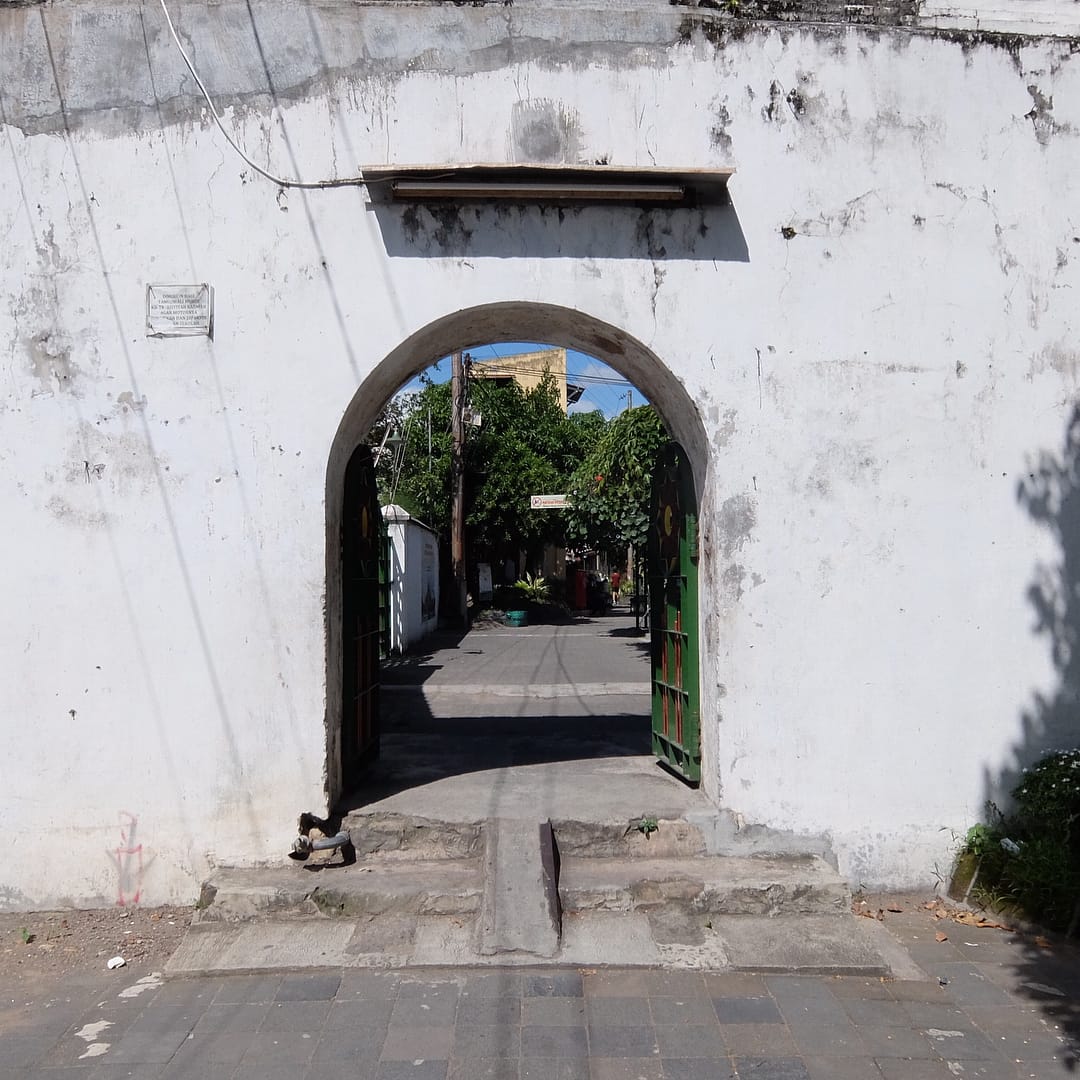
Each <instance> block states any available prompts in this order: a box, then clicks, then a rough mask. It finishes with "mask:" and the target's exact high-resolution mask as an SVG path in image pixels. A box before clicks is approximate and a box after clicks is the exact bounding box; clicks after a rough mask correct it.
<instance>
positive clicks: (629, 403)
mask: <svg viewBox="0 0 1080 1080" xmlns="http://www.w3.org/2000/svg"><path fill="white" fill-rule="evenodd" d="M633 407H634V391H633V388H631V389H629V390H627V391H626V408H627V410H630V409H632V408H633Z"/></svg>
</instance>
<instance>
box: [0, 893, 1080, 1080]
mask: <svg viewBox="0 0 1080 1080" xmlns="http://www.w3.org/2000/svg"><path fill="white" fill-rule="evenodd" d="M892 918H893V919H894V922H893V924H892V928H893V930H894V932H895V933H896V934H897V936H898V937H899V938H900V940H901V941H903V942H904V943H905V944H907V945H908V946H909V948H910V951H911V953H912V956H913V957H914V958H915V959H916V960H918V961H919V962H920V963H921V964H922V965H923V967H924V970H925V971H926V974H927V977H926V979H924V980H907V981H888V980H881V979H874V978H865V977H860V978H850V977H849V978H838V977H831V978H813V977H806V976H801V977H792V976H785V975H753V974H716V975H714V974H709V973H700V972H686V971H681V972H670V971H659V970H641V969H638V970H612V969H603V970H595V969H593V970H580V969H565V968H560V969H546V970H544V969H541V970H531V971H514V970H503V971H495V972H492V971H478V970H470V969H454V970H452V971H446V970H442V971H440V970H427V971H408V972H394V971H344V972H343V971H341V970H329V971H321V972H310V973H305V974H295V975H290V974H271V975H258V976H243V975H239V976H233V977H228V978H203V979H179V980H173V981H167V982H164V983H162V982H161V981H160V980H159V979H156V978H153V977H150V976H145V975H143V976H140V973H139V971H138V970H134V971H132V970H131V969H123V970H121V971H120V972H114V973H105V972H102V973H101V974H99V975H91V976H73V977H68V978H65V979H62V980H60V979H54V980H52V981H51V982H49V983H45V984H42V983H37V982H35V981H34V980H23V981H20V982H15V983H10V982H9V983H8V984H7V985H2V986H0V1080H16V1078H19V1080H29V1078H35V1080H45V1078H49V1077H52V1078H54V1080H60V1078H64V1080H119V1078H120V1077H125V1078H132V1080H137V1078H163V1080H164V1078H170V1080H226V1078H228V1080H405V1078H408V1080H450V1078H459V1080H485V1078H486V1080H734V1078H738V1080H806V1078H813V1080H882V1078H884V1080H955V1078H957V1077H962V1078H969V1077H980V1078H982V1080H1021V1078H1029V1080H1044V1078H1045V1080H1050V1078H1056V1080H1065V1078H1068V1077H1070V1076H1076V1075H1077V1072H1076V1070H1077V1068H1078V1066H1077V1059H1076V1056H1075V1052H1074V1051H1073V1050H1072V1049H1071V1048H1070V1047H1071V1046H1072V1045H1074V1044H1075V1041H1076V1040H1077V1038H1078V1037H1080V1026H1078V1025H1080V1004H1078V1003H1080V962H1078V955H1077V952H1076V950H1075V949H1066V948H1064V947H1054V946H1051V947H1048V948H1043V947H1040V946H1039V945H1038V944H1037V943H1035V942H1034V940H1033V939H1031V938H1021V937H1014V936H1012V935H1007V934H1002V933H1000V932H996V931H976V930H972V929H971V928H966V929H965V928H961V927H959V926H956V927H951V926H947V929H950V930H956V931H957V932H956V933H955V935H952V934H950V941H949V942H944V943H939V942H937V941H935V940H934V934H933V927H934V926H935V925H939V924H934V923H932V922H929V921H928V918H927V916H926V915H925V914H924V913H920V912H918V911H914V912H912V913H911V914H910V915H906V916H894V917H892ZM953 937H955V944H954V943H953V940H952V938H953ZM968 941H971V942H973V944H971V945H969V944H967V942H968ZM941 983H944V985H940V984H941ZM132 988H134V989H132ZM140 988H141V992H140Z"/></svg>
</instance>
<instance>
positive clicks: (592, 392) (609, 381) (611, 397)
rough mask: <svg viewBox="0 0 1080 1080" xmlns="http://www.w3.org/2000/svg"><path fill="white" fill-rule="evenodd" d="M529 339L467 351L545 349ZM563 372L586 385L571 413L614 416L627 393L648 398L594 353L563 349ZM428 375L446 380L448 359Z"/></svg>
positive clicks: (478, 355)
mask: <svg viewBox="0 0 1080 1080" xmlns="http://www.w3.org/2000/svg"><path fill="white" fill-rule="evenodd" d="M548 348H551V346H550V345H542V344H538V343H537V342H532V341H507V342H499V344H497V345H481V346H479V347H478V348H475V349H470V350H469V354H470V355H471V356H472V357H473V359H475V360H490V359H492V358H494V357H497V356H498V357H504V356H513V355H515V354H516V353H525V352H535V351H536V350H538V349H548ZM566 372H567V378H568V380H569V381H570V382H572V383H576V384H577V385H578V386H584V387H585V393H584V394H583V395H582V397H581V400H580V401H579V402H578V403H577V404H576V405H571V406H570V411H571V412H591V411H592V410H594V409H599V410H600V411H601V412H602V413H603V414H604V415H605V416H606V417H608V418H610V417H612V416H617V415H618V414H619V413H621V412H622V411H623V409H625V408H626V404H627V393H628V392H629V393H630V396H631V397H630V400H631V403H632V404H633V405H647V404H648V399H647V398H646V397H645V395H644V394H642V393H641V392H640V391H639V390H638V389H637V387H636V386H634V385H633V384H632V383H629V382H627V381H626V379H624V378H623V377H622V376H621V375H620V374H619V373H618V372H617V371H616V370H615V369H614V368H610V367H608V365H607V364H605V363H604V362H603V361H601V360H597V359H596V357H595V356H587V355H586V354H585V353H581V352H576V351H574V350H573V349H567V351H566ZM427 375H428V376H429V377H430V378H431V380H432V381H433V382H437V383H441V382H446V381H447V380H448V379H449V378H450V358H449V357H445V358H443V359H442V360H440V361H439V362H438V363H437V364H433V365H432V366H431V367H429V368H428V369H427ZM419 386H420V376H419V375H418V376H416V378H414V379H411V380H410V381H409V382H407V383H406V384H405V385H404V386H403V387H402V388H401V391H400V392H406V391H409V390H415V389H417V388H418V387H419Z"/></svg>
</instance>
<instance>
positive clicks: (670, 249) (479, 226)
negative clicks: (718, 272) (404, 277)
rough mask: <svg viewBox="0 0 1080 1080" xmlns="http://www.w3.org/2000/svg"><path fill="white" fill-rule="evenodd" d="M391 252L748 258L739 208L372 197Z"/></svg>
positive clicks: (423, 255) (373, 209)
mask: <svg viewBox="0 0 1080 1080" xmlns="http://www.w3.org/2000/svg"><path fill="white" fill-rule="evenodd" d="M369 210H370V212H372V213H374V214H375V218H376V220H377V221H378V224H379V231H380V232H381V233H382V238H383V243H384V245H385V246H386V252H387V254H388V255H391V256H398V257H409V256H411V257H414V258H427V257H432V256H444V257H445V256H456V257H469V256H472V257H475V258H496V259H513V258H530V259H548V258H582V259H652V260H653V261H661V260H664V259H690V260H699V259H703V260H712V261H717V262H749V261H750V253H749V251H748V249H747V246H746V237H745V236H744V235H743V231H742V227H741V226H740V224H739V219H738V216H737V215H736V213H735V208H734V207H733V206H732V205H731V204H730V203H728V204H726V205H723V206H699V207H685V208H682V207H680V208H669V209H633V208H626V207H621V208H620V207H611V206H577V207H544V206H516V205H499V204H490V203H480V204H466V205H462V204H460V203H450V202H448V203H445V204H430V205H419V204H408V205H399V204H396V203H389V202H373V203H372V204H370V206H369Z"/></svg>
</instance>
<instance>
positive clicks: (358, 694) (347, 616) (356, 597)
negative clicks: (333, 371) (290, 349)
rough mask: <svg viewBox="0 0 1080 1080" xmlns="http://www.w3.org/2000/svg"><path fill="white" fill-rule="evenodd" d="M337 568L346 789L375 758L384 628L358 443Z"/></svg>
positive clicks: (375, 517)
mask: <svg viewBox="0 0 1080 1080" xmlns="http://www.w3.org/2000/svg"><path fill="white" fill-rule="evenodd" d="M341 571H342V590H343V595H342V616H343V634H342V639H343V642H342V643H343V648H344V656H343V665H342V674H343V677H344V685H343V687H342V717H341V769H342V783H343V785H344V787H345V788H346V789H348V788H349V787H350V786H352V785H353V784H355V782H356V779H357V775H358V773H359V771H360V770H361V768H362V767H363V766H364V765H366V764H367V763H368V762H369V761H372V760H374V759H375V758H376V757H378V756H379V660H380V657H381V656H383V655H385V652H386V640H385V638H386V634H387V631H388V629H389V627H388V617H387V609H388V588H387V577H388V575H387V538H386V528H385V526H384V523H383V517H382V510H381V509H380V507H379V493H378V488H377V486H376V482H375V461H374V457H373V455H372V452H371V447H370V446H358V447H357V448H356V450H355V451H354V453H353V456H352V457H351V458H350V459H349V464H348V465H347V466H346V469H345V498H344V504H343V517H342V530H341Z"/></svg>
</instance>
